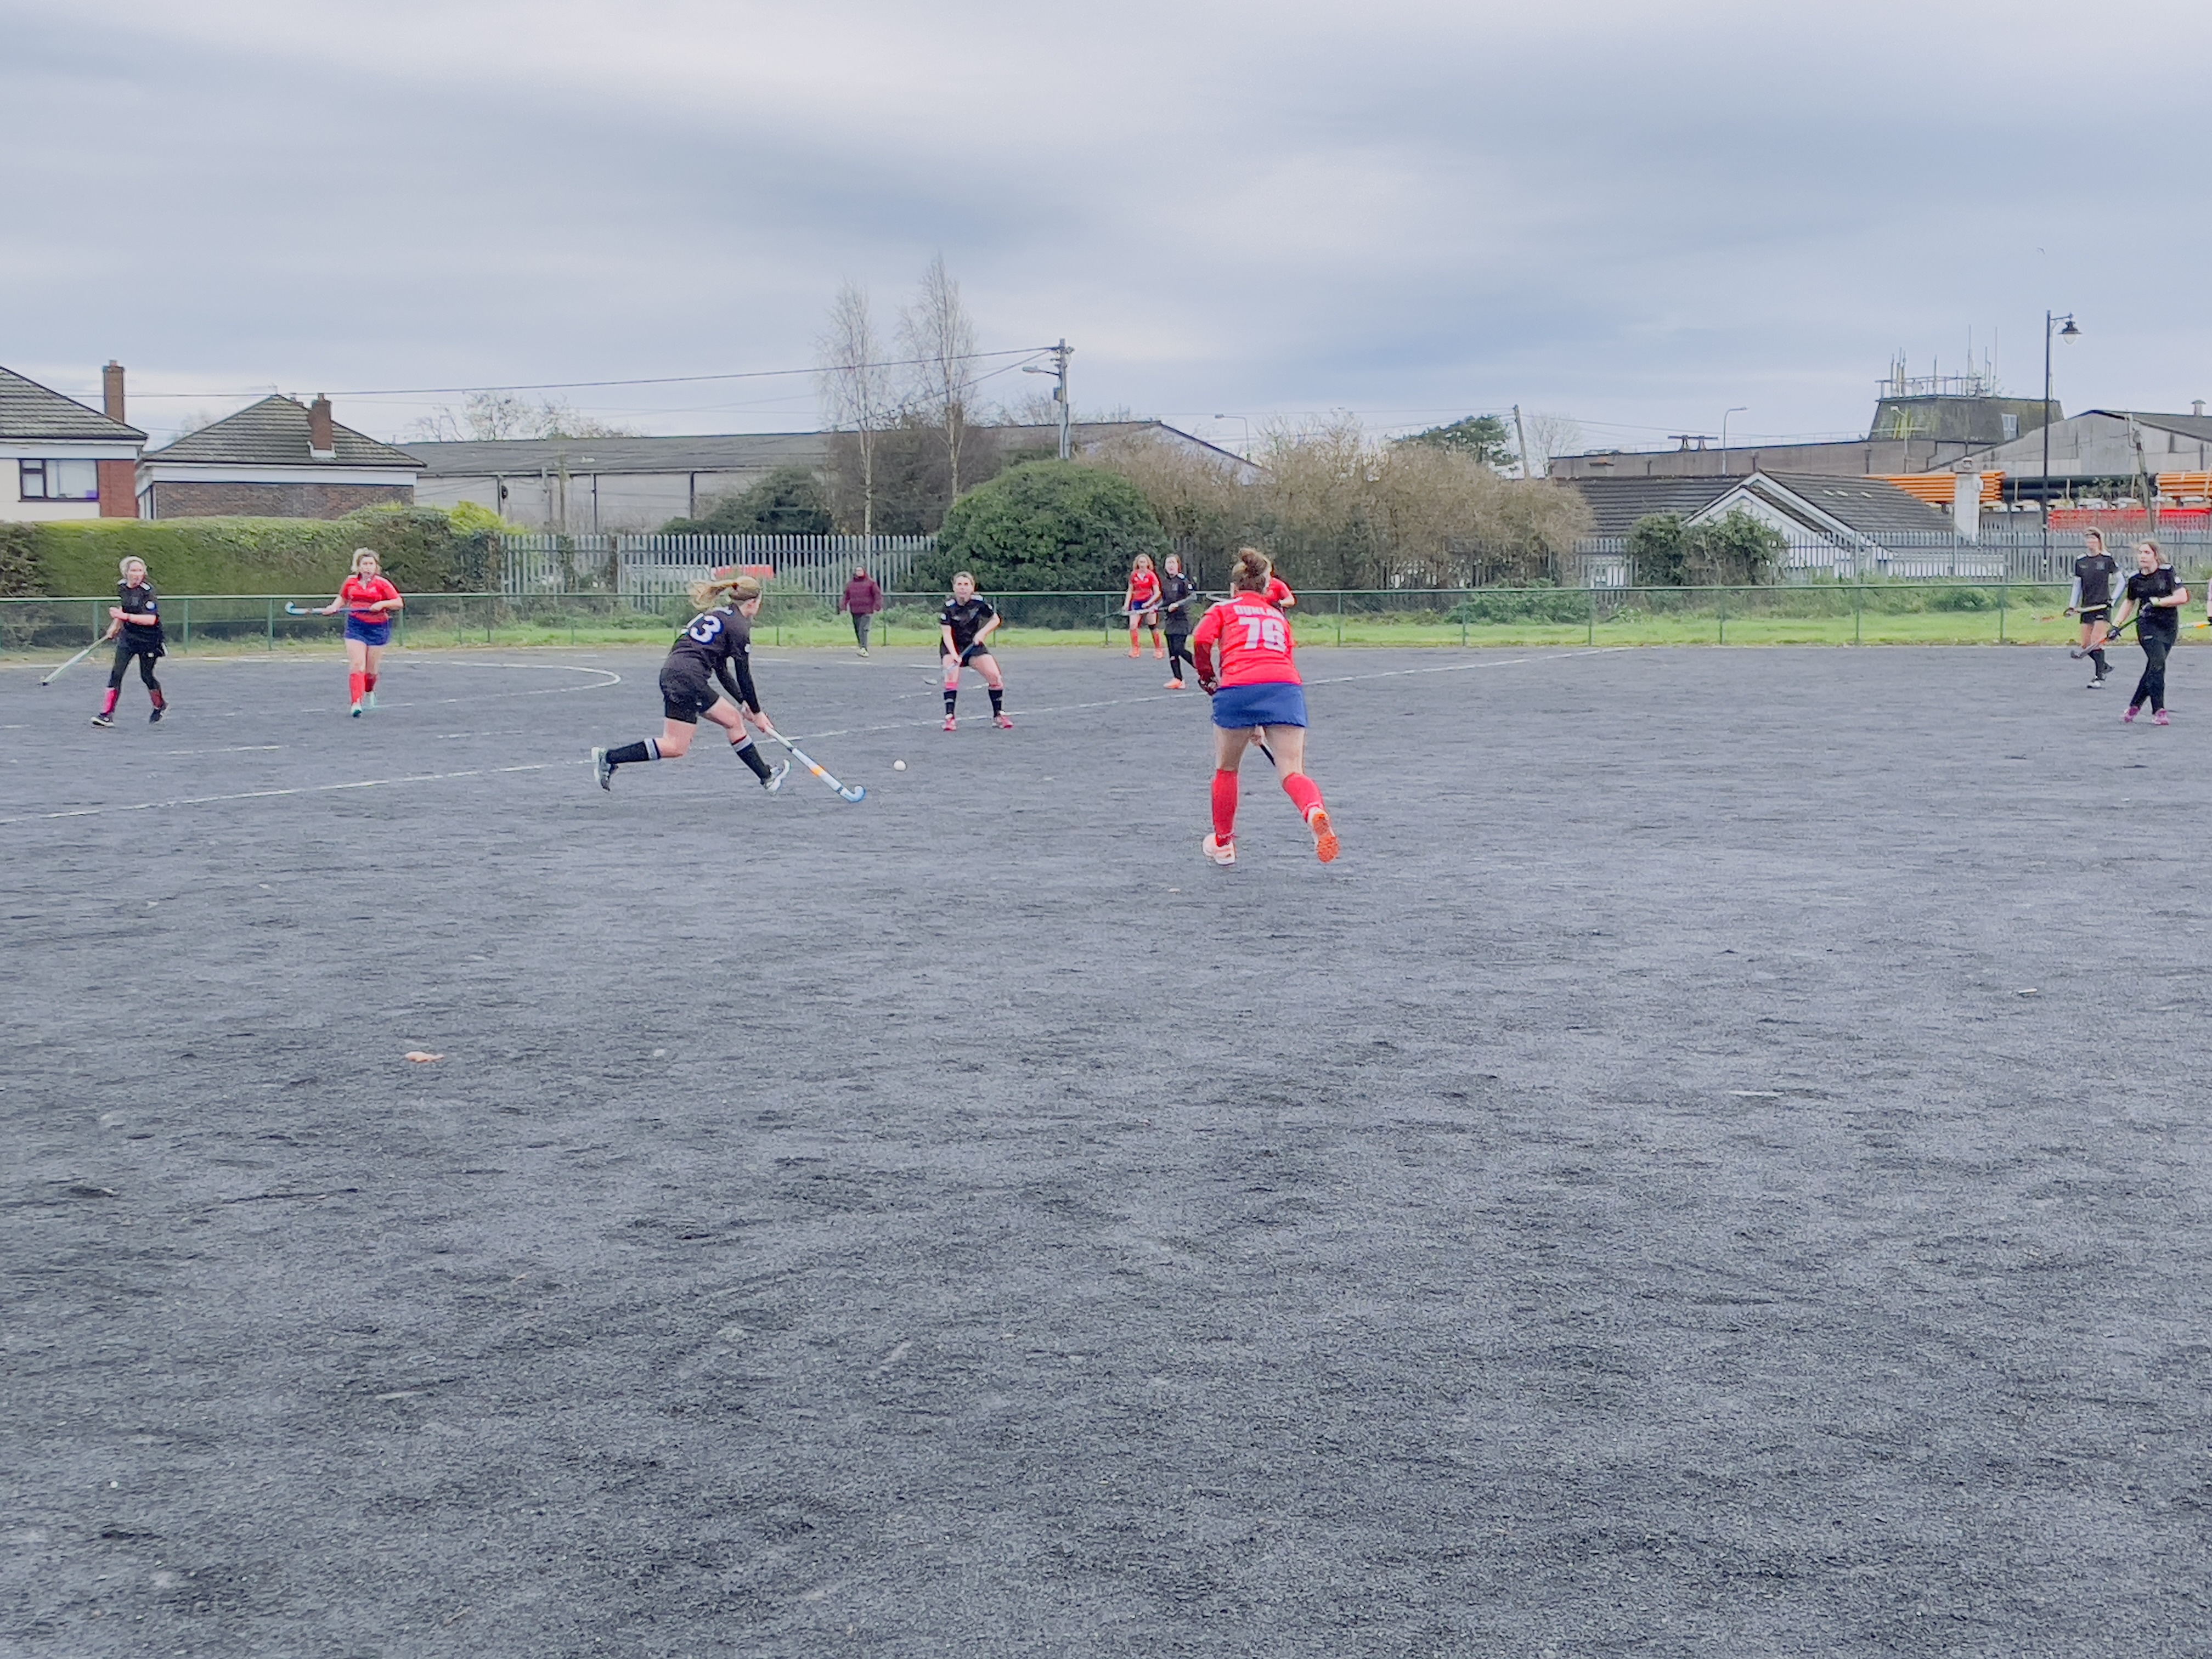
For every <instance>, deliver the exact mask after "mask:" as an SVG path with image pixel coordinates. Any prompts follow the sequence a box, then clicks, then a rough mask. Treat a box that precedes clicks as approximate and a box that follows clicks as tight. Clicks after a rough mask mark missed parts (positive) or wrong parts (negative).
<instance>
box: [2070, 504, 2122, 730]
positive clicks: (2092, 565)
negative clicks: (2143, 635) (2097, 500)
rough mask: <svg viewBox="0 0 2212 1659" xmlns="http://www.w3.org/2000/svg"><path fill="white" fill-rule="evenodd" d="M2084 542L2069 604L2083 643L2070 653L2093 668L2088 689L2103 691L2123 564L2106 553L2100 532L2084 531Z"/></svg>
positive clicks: (2075, 564)
mask: <svg viewBox="0 0 2212 1659" xmlns="http://www.w3.org/2000/svg"><path fill="white" fill-rule="evenodd" d="M2081 542H2082V545H2083V546H2085V547H2086V548H2087V549H2088V551H2087V552H2086V553H2084V554H2083V555H2082V556H2081V557H2080V558H2078V559H2076V560H2075V561H2074V592H2073V595H2072V597H2071V598H2070V599H2069V600H2068V601H2067V605H2066V608H2067V609H2068V610H2069V611H2075V612H2076V613H2077V614H2079V616H2080V617H2081V646H2080V647H2079V648H2077V649H2076V650H2075V651H2073V652H2071V653H2069V654H2070V655H2072V656H2074V657H2076V658H2081V657H2087V658H2088V659H2089V660H2090V662H2091V663H2092V664H2093V665H2094V671H2093V673H2092V674H2091V676H2090V679H2089V684H2088V688H2087V689H2088V690H2092V691H2100V690H2103V689H2104V685H2105V674H2106V669H2107V666H2108V665H2107V664H2106V661H2105V641H2106V640H2107V639H2109V638H2110V637H2111V636H2112V579H2113V578H2114V577H2115V576H2117V575H2118V574H2120V562H2119V561H2118V559H2115V558H2114V557H2113V556H2112V555H2111V554H2109V553H2107V552H2106V551H2105V538H2104V535H2103V533H2102V532H2100V531H2095V530H2089V531H2084V532H2082V535H2081Z"/></svg>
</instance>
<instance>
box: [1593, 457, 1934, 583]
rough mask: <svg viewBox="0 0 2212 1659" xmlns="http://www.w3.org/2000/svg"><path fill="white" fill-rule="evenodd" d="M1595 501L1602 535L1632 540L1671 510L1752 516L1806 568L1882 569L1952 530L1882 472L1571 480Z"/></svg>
mask: <svg viewBox="0 0 2212 1659" xmlns="http://www.w3.org/2000/svg"><path fill="white" fill-rule="evenodd" d="M1560 487H1561V488H1563V489H1572V490H1574V491H1575V492H1576V493H1577V494H1578V495H1581V496H1582V498H1583V500H1584V501H1588V502H1589V507H1590V513H1591V517H1592V519H1593V520H1594V522H1593V523H1592V525H1591V534H1592V535H1593V536H1596V537H1620V538H1625V537H1626V535H1627V534H1628V532H1630V531H1631V530H1632V529H1634V528H1635V527H1636V523H1637V521H1638V520H1639V519H1644V518H1646V517H1649V516H1650V515H1651V514H1653V513H1669V514H1672V515H1673V516H1674V517H1675V518H1679V519H1680V520H1682V521H1683V522H1684V523H1686V524H1692V525H1696V524H1708V523H1711V522H1712V521H1713V520H1717V519H1723V518H1726V517H1727V516H1728V515H1729V513H1747V514H1748V515H1749V516H1751V517H1752V518H1754V519H1756V520H1759V522H1760V523H1761V524H1765V525H1769V526H1772V527H1773V528H1774V529H1776V530H1778V531H1780V532H1782V533H1783V534H1784V536H1786V537H1788V538H1790V549H1791V563H1792V564H1793V565H1794V566H1797V567H1800V568H1852V569H1863V568H1881V566H1883V565H1884V564H1886V563H1887V562H1889V560H1890V559H1891V557H1892V556H1893V554H1894V553H1895V552H1897V551H1899V550H1910V549H1915V548H1920V547H1924V546H1926V545H1927V544H1929V543H1930V542H1931V541H1933V540H1940V539H1942V538H1948V537H1949V536H1950V535H1951V533H1952V532H1953V527H1954V526H1953V519H1952V515H1951V514H1950V513H1948V512H1947V511H1945V510H1943V509H1942V508H1941V507H1931V506H1930V505H1929V504H1928V503H1927V502H1925V501H1922V500H1920V499H1919V498H1918V497H1917V496H1915V495H1911V494H1910V493H1908V492H1907V491H1905V490H1903V489H1899V488H1898V487H1897V486H1896V485H1895V484H1893V483H1890V482H1889V481H1888V480H1887V479H1883V478H1838V477H1831V476H1829V475H1828V474H1826V473H1819V472H1796V473H1786V472H1785V473H1767V472H1753V473H1750V474H1748V475H1747V476H1745V477H1739V478H1585V479H1578V480H1575V481H1573V482H1571V483H1562V485H1561V486H1560Z"/></svg>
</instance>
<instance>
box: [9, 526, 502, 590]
mask: <svg viewBox="0 0 2212 1659" xmlns="http://www.w3.org/2000/svg"><path fill="white" fill-rule="evenodd" d="M357 547H367V548H373V549H374V550H375V551H376V555H377V556H378V557H379V558H380V560H382V561H383V564H384V574H386V576H388V577H390V578H391V579H392V581H393V582H394V583H396V584H397V585H398V586H399V587H400V588H401V589H402V590H403V591H404V592H410V593H436V592H447V593H455V592H483V590H485V589H486V588H489V587H496V586H498V585H499V541H498V538H497V536H496V535H495V533H494V532H491V531H489V530H487V529H483V528H479V527H477V526H473V525H456V524H455V522H454V520H453V518H452V517H451V516H449V515H448V514H447V513H441V512H440V511H439V510H438V509H437V508H435V507H364V508H362V510H361V511H360V512H357V513H348V514H346V516H345V517H343V518H342V519H329V520H323V519H162V520H152V521H149V520H141V519H77V520H64V521H62V522H58V523H42V524H12V525H0V595H6V594H27V595H31V596H37V595H40V594H48V595H53V596H56V597H74V596H77V595H82V594H102V593H106V592H110V591H112V589H113V587H114V586H115V581H116V569H117V567H118V565H119V564H120V563H121V562H122V561H123V560H125V559H126V558H131V557H137V558H141V559H143V560H145V562H146V568H147V569H148V570H149V571H150V572H151V573H152V574H153V578H154V581H155V586H158V587H160V588H161V591H162V592H165V593H321V592H330V593H335V592H337V586H338V583H339V582H341V581H343V580H344V579H345V574H346V571H347V568H349V565H350V564H351V562H352V560H353V552H354V550H355V549H356V548H357Z"/></svg>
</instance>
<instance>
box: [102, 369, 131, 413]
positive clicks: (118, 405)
mask: <svg viewBox="0 0 2212 1659" xmlns="http://www.w3.org/2000/svg"><path fill="white" fill-rule="evenodd" d="M100 401H101V403H103V404H106V409H107V418H108V419H109V420H111V421H121V422H123V424H124V425H125V426H128V425H130V424H131V422H129V421H128V420H125V418H124V414H123V365H122V364H120V363H118V362H116V361H115V360H114V359H113V358H110V359H109V360H108V363H107V367H106V368H103V369H101V370H100Z"/></svg>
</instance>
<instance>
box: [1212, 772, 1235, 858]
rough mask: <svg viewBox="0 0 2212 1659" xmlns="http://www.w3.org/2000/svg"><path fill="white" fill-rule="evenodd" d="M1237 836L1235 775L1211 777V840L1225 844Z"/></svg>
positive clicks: (1220, 773) (1224, 774)
mask: <svg viewBox="0 0 2212 1659" xmlns="http://www.w3.org/2000/svg"><path fill="white" fill-rule="evenodd" d="M1236 834H1237V775H1236V774H1235V773H1234V772H1221V771H1217V772H1215V773H1214V775H1213V839H1214V841H1215V842H1217V843H1220V844H1226V843H1227V842H1229V841H1230V840H1231V837H1233V836H1235V835H1236Z"/></svg>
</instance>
